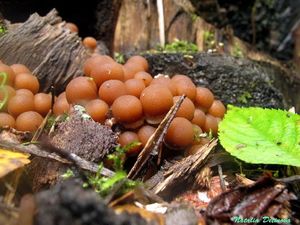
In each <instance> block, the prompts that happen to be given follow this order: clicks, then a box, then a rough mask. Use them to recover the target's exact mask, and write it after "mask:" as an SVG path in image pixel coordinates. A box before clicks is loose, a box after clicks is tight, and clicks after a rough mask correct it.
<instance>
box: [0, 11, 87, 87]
mask: <svg viewBox="0 0 300 225" xmlns="http://www.w3.org/2000/svg"><path fill="white" fill-rule="evenodd" d="M57 14H58V13H57V11H56V10H55V9H53V10H52V11H50V12H49V13H48V14H47V15H46V16H45V17H41V16H39V15H38V14H37V13H34V14H32V15H31V16H30V17H29V19H28V20H27V21H25V22H24V23H20V24H12V25H10V26H8V32H7V33H6V34H4V35H3V36H1V37H0V59H1V60H2V61H3V62H4V63H6V64H9V65H10V64H14V63H22V64H25V65H26V66H27V67H28V68H29V69H31V71H32V72H33V74H34V75H36V76H37V77H38V79H39V81H40V84H41V88H40V91H49V89H50V87H51V85H54V86H55V88H56V89H57V91H58V92H60V91H62V90H63V89H64V87H65V86H66V84H67V83H68V82H69V81H70V80H71V79H72V78H73V77H76V76H79V75H82V64H83V62H84V61H85V59H86V58H87V57H88V56H89V54H90V53H89V52H88V51H87V50H86V49H85V48H84V46H83V45H82V42H81V39H80V38H79V37H78V35H77V33H72V32H70V31H69V30H68V29H65V28H64V24H65V22H63V21H62V19H61V18H60V17H59V16H58V15H57Z"/></svg>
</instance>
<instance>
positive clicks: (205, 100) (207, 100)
mask: <svg viewBox="0 0 300 225" xmlns="http://www.w3.org/2000/svg"><path fill="white" fill-rule="evenodd" d="M214 99H215V97H214V94H213V93H212V92H211V91H210V90H209V89H208V88H205V87H197V95H196V99H195V101H196V104H197V105H198V106H200V107H203V108H206V109H208V108H209V107H210V106H211V105H212V103H213V102H214Z"/></svg>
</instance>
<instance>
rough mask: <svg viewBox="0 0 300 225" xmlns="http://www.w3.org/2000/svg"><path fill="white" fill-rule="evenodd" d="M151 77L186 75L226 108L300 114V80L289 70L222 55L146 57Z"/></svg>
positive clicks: (161, 55) (200, 54) (160, 55)
mask: <svg viewBox="0 0 300 225" xmlns="http://www.w3.org/2000/svg"><path fill="white" fill-rule="evenodd" d="M145 57H146V58H147V60H148V61H149V64H150V73H151V74H153V75H156V74H159V73H162V74H167V75H170V76H172V75H174V74H186V75H188V76H190V77H191V78H192V79H193V81H194V82H195V83H196V84H197V85H200V86H205V87H208V88H210V89H211V90H212V91H213V92H214V94H215V95H216V96H217V98H219V99H221V100H222V101H223V102H224V103H226V104H234V105H239V106H260V107H268V108H286V109H289V108H290V107H292V106H294V107H295V108H296V111H297V112H299V111H300V79H299V78H298V77H297V76H296V74H294V73H293V72H292V70H289V69H287V68H283V67H280V66H276V65H274V64H271V63H267V62H262V61H254V60H250V59H246V58H236V57H232V56H228V55H221V54H208V53H199V54H194V55H189V56H187V55H184V54H179V53H178V54H146V55H145Z"/></svg>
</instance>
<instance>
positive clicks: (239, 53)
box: [232, 43, 244, 58]
mask: <svg viewBox="0 0 300 225" xmlns="http://www.w3.org/2000/svg"><path fill="white" fill-rule="evenodd" d="M232 56H234V57H238V58H243V57H244V53H243V51H242V49H241V47H240V45H239V44H238V43H234V46H233V50H232Z"/></svg>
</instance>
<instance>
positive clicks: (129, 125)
mask: <svg viewBox="0 0 300 225" xmlns="http://www.w3.org/2000/svg"><path fill="white" fill-rule="evenodd" d="M144 122H145V118H144V117H142V118H141V119H139V120H137V121H134V122H132V123H122V125H123V127H124V128H126V129H128V130H135V129H138V128H139V127H141V126H143V125H144Z"/></svg>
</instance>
